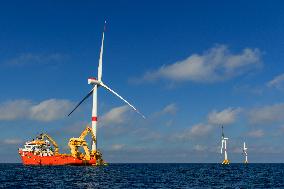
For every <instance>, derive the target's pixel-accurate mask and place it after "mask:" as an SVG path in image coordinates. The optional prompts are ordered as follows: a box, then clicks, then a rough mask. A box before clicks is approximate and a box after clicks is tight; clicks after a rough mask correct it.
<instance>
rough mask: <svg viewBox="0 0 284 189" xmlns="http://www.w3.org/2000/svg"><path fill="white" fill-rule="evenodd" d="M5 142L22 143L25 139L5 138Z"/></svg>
mask: <svg viewBox="0 0 284 189" xmlns="http://www.w3.org/2000/svg"><path fill="white" fill-rule="evenodd" d="M3 143H4V144H21V143H23V140H21V139H5V140H3Z"/></svg>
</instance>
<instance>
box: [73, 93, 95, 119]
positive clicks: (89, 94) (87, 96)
mask: <svg viewBox="0 0 284 189" xmlns="http://www.w3.org/2000/svg"><path fill="white" fill-rule="evenodd" d="M93 90H94V88H93V89H92V90H91V91H90V92H89V93H88V94H87V95H86V96H85V97H84V98H83V99H82V100H81V101H80V102H79V103H78V104H77V105H76V107H75V108H74V109H73V110H72V111H71V112H70V113H69V114H68V116H70V115H71V114H72V113H73V112H74V111H75V110H76V109H77V108H78V107H79V106H80V105H81V104H82V103H83V102H84V101H85V100H86V99H87V98H89V96H91V95H92V94H93Z"/></svg>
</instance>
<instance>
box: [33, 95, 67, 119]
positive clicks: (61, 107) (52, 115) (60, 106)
mask: <svg viewBox="0 0 284 189" xmlns="http://www.w3.org/2000/svg"><path fill="white" fill-rule="evenodd" d="M71 108H72V103H71V102H70V101H68V100H58V99H49V100H45V101H43V102H41V103H39V104H37V105H34V106H32V107H31V109H30V118H31V119H33V120H38V121H53V120H57V119H60V118H62V117H64V116H66V115H67V113H68V111H70V110H71Z"/></svg>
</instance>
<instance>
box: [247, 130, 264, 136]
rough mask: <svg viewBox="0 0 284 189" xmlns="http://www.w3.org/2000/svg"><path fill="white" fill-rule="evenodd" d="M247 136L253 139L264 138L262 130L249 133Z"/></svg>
mask: <svg viewBox="0 0 284 189" xmlns="http://www.w3.org/2000/svg"><path fill="white" fill-rule="evenodd" d="M247 135H248V136H250V137H254V138H260V137H263V136H264V132H263V130H261V129H258V130H254V131H250V132H249V133H248V134H247Z"/></svg>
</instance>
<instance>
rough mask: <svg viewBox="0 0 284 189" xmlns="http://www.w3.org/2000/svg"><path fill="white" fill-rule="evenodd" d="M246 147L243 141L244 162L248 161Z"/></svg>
mask: <svg viewBox="0 0 284 189" xmlns="http://www.w3.org/2000/svg"><path fill="white" fill-rule="evenodd" d="M247 150H248V148H247V147H246V143H245V142H244V148H243V152H244V155H245V162H244V163H248V152H247Z"/></svg>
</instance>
